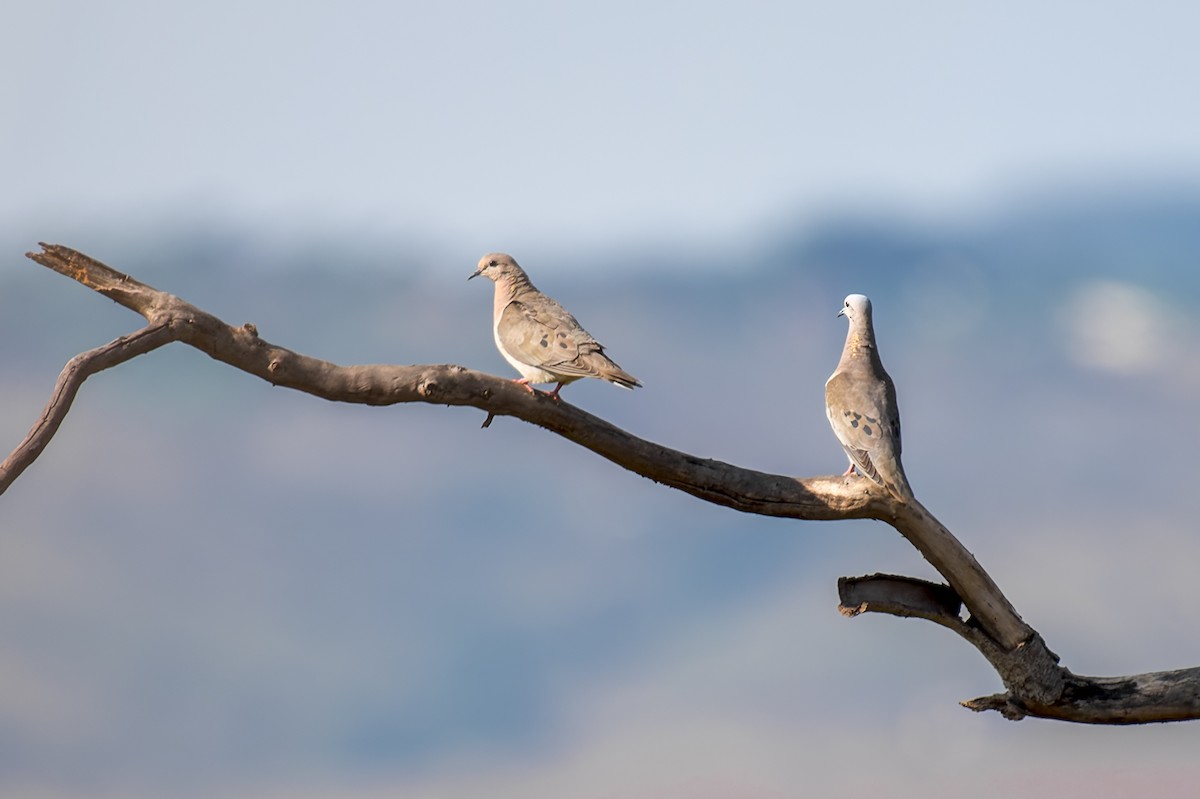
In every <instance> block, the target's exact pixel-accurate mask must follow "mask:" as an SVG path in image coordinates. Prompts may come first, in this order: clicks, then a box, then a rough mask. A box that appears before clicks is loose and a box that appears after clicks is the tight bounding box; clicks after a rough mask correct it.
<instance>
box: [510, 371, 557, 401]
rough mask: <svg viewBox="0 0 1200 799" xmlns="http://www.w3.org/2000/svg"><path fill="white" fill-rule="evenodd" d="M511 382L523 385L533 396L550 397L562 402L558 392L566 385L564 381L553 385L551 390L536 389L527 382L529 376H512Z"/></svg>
mask: <svg viewBox="0 0 1200 799" xmlns="http://www.w3.org/2000/svg"><path fill="white" fill-rule="evenodd" d="M513 382H514V383H516V384H517V385H520V386H524V387H525V388H526V389H527V390H528V391H529V393H530V394H532V395H534V396H535V397H549V398H550V399H552V400H554V401H555V402H562V400H561V399H559V396H558V392H559V391H560V390H561V389H562V387H563V386H565V385H566V383H559V384H558V385H557V386H555V387H554V390H553V391H542V390H540V389H536V388H534V387H533V386H531V385H530V384H529V378H527V377H514V378H513Z"/></svg>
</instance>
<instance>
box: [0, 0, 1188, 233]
mask: <svg viewBox="0 0 1200 799" xmlns="http://www.w3.org/2000/svg"><path fill="white" fill-rule="evenodd" d="M5 17H6V24H5V28H6V35H5V41H4V46H3V47H2V48H0V76H2V77H0V81H2V82H3V83H0V86H2V88H0V109H2V110H0V114H2V116H0V136H2V139H3V145H2V150H0V173H2V175H3V181H2V183H3V187H4V188H3V190H2V191H0V215H3V217H5V218H6V219H8V220H10V222H13V223H15V224H17V225H20V226H29V228H30V231H31V233H33V232H36V231H42V233H43V234H46V233H45V231H46V227H47V223H48V222H51V221H52V222H53V224H54V225H67V226H73V225H75V224H82V225H87V224H100V225H111V224H114V223H115V224H118V225H119V224H121V223H122V222H123V221H124V220H128V219H140V220H142V221H145V220H146V219H148V218H149V219H154V218H157V217H159V216H161V215H164V214H165V215H176V214H184V215H196V216H200V217H203V218H216V219H218V220H224V219H233V220H240V221H241V222H244V223H251V224H255V225H265V226H266V227H267V228H269V229H277V230H281V231H283V232H287V231H289V230H296V229H313V228H314V227H326V226H327V227H329V228H332V229H335V230H343V231H346V230H348V231H356V230H364V231H369V232H376V233H380V234H383V235H385V236H390V235H397V234H405V233H419V234H421V235H422V236H424V237H427V238H430V239H438V240H445V241H447V242H449V241H453V242H455V243H456V244H458V245H461V246H463V247H464V248H465V249H467V250H469V251H470V252H474V251H475V250H479V251H480V252H483V251H486V250H488V249H495V248H501V247H503V248H510V249H514V250H515V249H517V248H518V245H520V244H525V245H526V246H527V247H528V246H533V244H534V243H545V242H554V243H556V244H557V245H558V246H567V245H576V244H577V245H579V246H586V245H591V244H595V243H611V242H613V241H637V240H639V239H643V240H644V239H654V240H659V241H674V240H687V239H691V240H693V241H696V240H699V241H702V242H703V241H705V240H727V239H730V238H734V237H743V236H751V235H754V233H755V231H756V230H759V229H762V228H763V227H769V226H774V225H779V224H781V223H782V222H783V221H784V220H789V219H794V218H795V217H796V215H797V213H801V214H803V213H818V214H819V213H822V212H824V211H826V210H828V209H830V208H832V207H835V206H841V207H844V206H846V205H861V204H864V203H867V204H873V205H877V206H878V205H882V206H884V207H895V208H903V209H908V210H918V211H920V210H932V211H936V212H944V211H946V210H949V209H962V208H968V209H969V208H972V207H975V206H977V205H979V204H986V203H988V202H991V201H993V200H994V199H995V198H996V197H1000V196H1003V194H1004V193H1005V192H1006V191H1009V190H1012V189H1013V188H1020V187H1022V186H1025V185H1027V184H1029V183H1031V182H1037V181H1041V180H1055V179H1059V178H1063V177H1066V178H1070V179H1080V178H1084V177H1087V176H1099V177H1101V178H1104V177H1108V176H1111V175H1118V176H1130V175H1132V176H1141V175H1149V176H1155V177H1161V176H1171V177H1176V178H1178V177H1182V178H1185V179H1186V178H1189V177H1195V176H1200V104H1197V103H1196V102H1195V101H1194V95H1195V83H1196V76H1197V75H1200V49H1198V48H1196V46H1195V34H1196V31H1197V30H1200V7H1198V6H1196V5H1193V4H1189V3H1183V2H1179V3H1154V4H1145V3H1131V2H1106V3H1103V4H1096V3H1085V2H1062V3H1053V4H1045V3H1024V2H1022V3H1012V2H1007V3H970V4H964V3H959V2H928V3H919V4H912V3H894V2H857V3H841V4H829V3H755V2H750V3H747V2H740V3H737V4H721V3H712V2H699V3H698V2H671V3H646V2H636V3H633V2H606V3H602V4H582V3H537V2H513V3H503V4H501V3H481V2H469V3H442V4H433V3H349V4H347V3H337V4H335V3H282V2H250V3H246V2H236V3H234V2H210V3H204V4H173V3H158V2H148V1H147V2H131V1H129V0H124V1H123V2H110V3H85V2H41V3H22V4H13V5H12V6H11V7H10V8H9V9H8V10H7V12H6V14H5ZM51 232H52V231H51Z"/></svg>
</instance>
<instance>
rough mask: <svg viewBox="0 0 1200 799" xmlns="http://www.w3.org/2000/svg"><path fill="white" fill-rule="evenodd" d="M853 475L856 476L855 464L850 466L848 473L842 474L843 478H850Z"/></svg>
mask: <svg viewBox="0 0 1200 799" xmlns="http://www.w3.org/2000/svg"><path fill="white" fill-rule="evenodd" d="M852 474H854V464H853V463H852V464H850V468H849V469H847V470H846V471H844V472H842V477H849V476H850V475H852Z"/></svg>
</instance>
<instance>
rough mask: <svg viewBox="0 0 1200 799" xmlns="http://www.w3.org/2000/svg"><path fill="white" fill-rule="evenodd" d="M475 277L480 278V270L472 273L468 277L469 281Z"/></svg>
mask: <svg viewBox="0 0 1200 799" xmlns="http://www.w3.org/2000/svg"><path fill="white" fill-rule="evenodd" d="M473 277H479V270H478V269H476V270H475V271H474V272H472V273H471V274H469V275H467V280H470V279H471V278H473Z"/></svg>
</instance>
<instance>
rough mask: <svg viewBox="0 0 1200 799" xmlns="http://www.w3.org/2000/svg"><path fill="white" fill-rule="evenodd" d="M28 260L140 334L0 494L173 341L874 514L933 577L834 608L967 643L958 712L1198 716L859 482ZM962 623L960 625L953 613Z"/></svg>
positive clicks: (705, 485) (60, 399)
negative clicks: (107, 391)
mask: <svg viewBox="0 0 1200 799" xmlns="http://www.w3.org/2000/svg"><path fill="white" fill-rule="evenodd" d="M42 248H43V251H42V252H40V253H29V254H28V256H29V257H30V258H31V259H33V260H34V261H36V262H37V263H39V264H42V265H43V266H45V267H47V268H49V269H52V270H54V271H56V272H59V273H60V274H63V275H66V276H68V277H70V278H72V279H74V280H76V281H78V282H79V283H82V284H83V285H85V286H87V287H89V288H91V289H93V290H94V291H97V292H99V293H100V294H103V295H105V296H107V297H109V298H111V299H112V300H113V301H115V302H117V303H119V304H120V305H123V306H125V307H126V308H129V309H130V310H132V311H134V312H136V313H138V314H140V315H141V316H143V317H144V318H145V319H146V321H147V323H148V324H147V325H146V327H144V328H142V329H141V330H140V331H138V332H136V333H133V334H130V335H128V336H123V337H121V338H119V339H117V340H115V341H113V342H111V343H109V344H106V345H105V346H103V347H99V348H97V349H95V350H91V351H89V352H85V353H83V354H81V355H78V356H76V357H75V358H73V359H71V361H70V362H69V363H68V364H67V365H66V366H65V367H64V369H63V371H62V374H61V375H60V376H59V379H58V382H57V384H56V385H55V389H54V392H53V394H52V396H51V398H50V401H49V402H48V403H47V405H46V408H45V409H44V410H43V412H42V415H41V416H40V417H39V418H38V420H37V422H36V423H35V424H34V426H33V429H32V430H31V431H30V433H29V435H27V436H26V437H25V439H24V441H22V442H21V444H20V445H18V446H17V448H16V449H15V450H14V451H13V453H12V454H11V455H9V457H8V458H7V459H6V460H5V461H4V463H3V464H0V493H3V491H4V490H6V489H7V488H8V486H9V485H10V484H11V483H12V482H13V481H14V480H15V479H16V478H17V476H19V475H20V474H21V472H22V471H23V470H24V469H25V468H26V467H28V466H29V464H30V463H32V462H33V461H34V460H35V459H36V458H37V457H38V456H39V455H40V454H41V453H42V451H43V450H44V449H45V448H46V446H47V444H48V443H49V441H50V439H51V438H52V437H53V436H54V434H55V432H56V431H57V430H58V428H59V425H60V424H61V423H62V420H63V418H64V417H65V416H66V413H67V411H68V410H69V409H70V406H71V402H72V400H73V399H74V397H75V394H76V393H77V391H78V390H79V386H80V385H81V384H82V383H83V381H84V380H86V379H87V378H88V377H90V376H91V375H93V374H95V373H96V372H99V371H101V370H103V369H107V368H109V367H112V366H115V365H117V364H119V363H123V362H124V361H127V360H129V359H130V358H134V357H136V356H138V355H142V354H145V353H147V352H150V351H151V350H153V349H156V348H158V347H161V346H163V345H164V344H167V343H170V342H172V341H181V342H183V343H185V344H188V345H189V346H192V347H195V348H196V349H198V350H200V351H202V352H205V353H207V354H208V355H209V356H210V357H212V358H214V359H216V360H219V361H222V362H224V363H227V364H229V365H230V366H233V367H235V368H237V369H240V370H242V371H244V372H247V373H248V374H252V375H255V376H257V377H260V378H262V379H263V380H266V381H268V382H269V383H272V384H273V385H278V386H284V387H287V388H292V389H295V390H297V391H304V392H306V393H309V394H312V395H314V396H317V397H322V398H324V399H327V400H331V401H335V402H351V403H361V404H367V405H392V404H398V403H406V402H426V403H431V404H440V405H448V406H449V405H458V406H470V407H474V408H478V409H480V410H482V411H484V412H485V413H486V414H487V418H486V420H485V422H484V426H485V427H486V426H487V425H488V424H489V423H490V422H491V420H492V419H493V418H494V417H496V416H512V417H515V418H518V419H521V420H523V421H525V422H528V423H530V424H533V425H537V426H539V427H542V428H544V429H546V430H549V431H550V432H552V433H556V434H557V435H560V436H562V437H563V438H565V439H567V440H569V441H572V442H574V443H576V444H579V445H580V446H582V447H585V448H587V449H589V450H591V451H592V452H595V453H596V454H598V455H600V456H601V457H604V458H606V459H608V460H610V461H612V462H613V463H615V464H617V465H619V466H621V467H623V468H625V469H628V470H630V471H632V472H635V473H637V474H640V475H642V476H643V477H647V478H649V479H651V480H654V481H655V482H658V483H662V484H663V485H667V486H670V487H672V488H676V489H678V490H680V491H684V492H686V493H688V494H691V495H692V496H695V497H697V498H699V499H702V500H705V501H707V502H711V503H714V504H717V505H723V506H726V507H730V508H734V509H736V510H739V511H742V512H745V513H756V514H762V515H766V516H781V517H787V518H792V519H806V520H814V521H829V520H836V519H864V518H870V519H878V520H880V521H883V522H886V523H887V524H889V525H891V526H892V527H894V528H895V529H896V530H897V531H899V532H900V534H901V535H903V536H904V537H905V538H906V539H907V540H908V541H909V542H910V543H912V544H913V546H914V547H916V548H917V550H918V551H919V552H920V553H921V554H922V555H923V556H924V557H925V558H926V560H928V561H929V562H930V563H931V564H932V565H933V566H934V568H936V569H937V570H938V572H939V573H940V574H941V575H942V576H943V577H944V578H945V579H946V582H947V584H946V585H940V584H937V583H929V582H927V581H923V580H916V579H913V578H908V577H897V576H891V575H871V576H869V577H861V578H843V579H842V580H840V581H839V584H838V590H839V595H840V597H841V604H842V611H843V613H845V614H847V615H850V616H853V615H857V614H859V613H864V612H877V613H887V614H891V615H896V616H906V617H915V618H921V619H925V620H927V621H932V622H934V623H936V624H939V625H941V626H943V627H946V628H947V629H949V630H952V631H953V632H955V633H957V634H958V635H959V636H961V637H962V638H964V639H966V640H967V641H968V642H969V643H971V644H972V645H973V646H975V647H976V649H978V650H979V651H980V653H981V654H983V656H984V657H985V658H986V659H987V660H988V662H989V663H990V664H991V665H992V666H993V668H995V670H996V672H997V674H998V675H999V676H1000V678H1001V681H1002V682H1003V683H1004V686H1005V688H1006V692H1005V693H1002V694H996V695H994V696H989V697H982V698H979V699H974V700H971V701H969V702H964V703H963V704H964V705H965V706H967V707H969V708H971V709H973V710H997V711H999V712H1001V713H1003V714H1004V715H1005V716H1007V717H1008V718H1013V719H1018V718H1022V717H1024V716H1041V717H1044V718H1054V719H1061V720H1064V721H1076V722H1083V723H1093V724H1137V723H1145V722H1153V721H1174V720H1182V719H1194V718H1200V668H1195V669H1184V670H1181V671H1174V672H1157V673H1152V674H1141V675H1134V676H1129V677H1115V678H1099V677H1080V676H1077V675H1075V674H1073V673H1072V672H1070V671H1069V670H1067V669H1066V668H1063V667H1062V666H1060V665H1059V663H1058V657H1057V656H1056V655H1055V654H1054V653H1053V652H1051V651H1050V650H1049V649H1048V648H1047V647H1046V645H1045V643H1044V642H1043V641H1042V639H1041V636H1039V635H1038V634H1037V632H1036V631H1035V630H1034V629H1033V628H1031V627H1030V626H1029V625H1027V624H1026V623H1025V622H1024V621H1023V620H1022V619H1021V617H1020V616H1019V615H1018V614H1017V612H1016V610H1015V609H1014V608H1013V606H1012V604H1011V603H1010V602H1009V601H1008V599H1007V598H1006V597H1005V596H1004V594H1003V593H1002V592H1001V591H1000V589H999V587H998V586H997V585H996V584H995V582H994V581H993V580H992V579H991V577H990V576H989V575H988V574H987V572H985V571H984V570H983V568H982V567H981V566H980V565H979V563H978V562H977V561H976V560H975V558H974V556H972V555H971V553H970V552H968V551H967V549H966V548H965V547H963V545H962V544H961V543H960V542H959V541H958V540H957V539H956V538H955V537H954V536H953V535H952V534H951V533H950V531H949V530H947V529H946V527H945V526H944V525H942V524H941V523H940V522H938V520H937V519H936V518H934V516H933V514H931V513H930V512H929V511H928V510H926V509H925V508H924V507H923V506H922V505H921V504H920V503H919V502H916V501H909V502H900V501H898V500H896V499H895V498H894V497H892V496H891V495H890V494H888V493H887V492H886V491H885V490H884V489H883V488H880V487H877V486H876V485H875V484H874V483H872V482H871V481H869V480H864V479H859V478H855V477H832V476H828V477H808V478H798V477H786V476H782V475H774V474H767V473H764V472H758V471H754V470H751V469H744V468H741V467H738V466H733V465H730V464H727V463H722V462H720V461H715V460H710V459H705V458H698V457H696V456H694V455H689V454H687V453H685V452H680V451H678V450H673V449H670V448H667V447H663V446H661V445H659V444H655V443H653V442H650V441H646V440H644V439H642V438H639V437H637V436H634V435H632V434H630V433H628V432H626V431H624V430H622V429H620V428H618V427H616V426H614V425H612V424H610V423H608V422H606V421H604V420H603V419H600V418H598V417H595V416H593V415H591V414H589V413H587V412H586V411H583V410H580V409H579V408H576V407H575V406H573V405H570V404H569V403H567V402H565V401H552V400H550V399H548V398H546V397H545V396H544V395H542V394H536V395H535V394H531V393H530V392H529V391H527V390H526V389H525V388H524V387H522V386H518V385H516V384H515V383H514V382H512V381H510V380H504V379H502V378H498V377H494V376H491V375H487V374H484V373H482V372H476V371H472V370H469V369H465V368H463V367H461V366H455V365H452V364H425V365H410V366H395V365H387V364H369V365H357V366H340V365H338V364H334V363H330V362H328V361H322V360H319V359H317V358H312V357H309V356H307V355H302V354H300V353H296V352H293V351H291V350H288V349H285V348H283V347H279V346H277V345H274V344H270V343H268V342H267V341H264V340H263V339H261V338H259V336H258V331H257V330H256V329H255V328H254V326H253V325H250V324H245V325H242V326H240V327H233V326H231V325H228V324H226V323H225V322H223V321H222V320H220V319H218V318H217V317H215V316H213V315H212V314H209V313H207V312H205V311H202V310H200V309H199V308H196V307H195V306H193V305H190V304H189V303H187V302H185V301H183V300H181V299H179V298H178V297H175V296H173V295H171V294H167V293H166V292H162V291H158V290H157V289H154V288H152V287H150V286H147V285H146V284H144V283H141V282H139V281H137V280H135V279H133V278H131V277H130V276H128V275H125V274H123V273H121V272H118V271H116V270H115V269H111V268H110V267H107V266H105V265H104V264H102V263H100V262H99V261H96V260H94V259H92V258H90V257H88V256H86V255H84V254H83V253H80V252H77V251H75V250H72V249H70V248H68V247H63V246H61V245H47V244H43V245H42ZM963 606H965V607H966V609H967V611H968V612H969V615H968V616H967V618H965V619H964V618H962V617H961V615H960V614H961V607H963Z"/></svg>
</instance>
